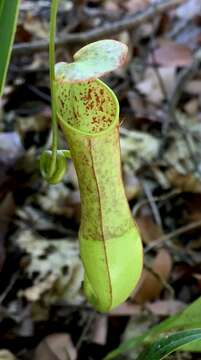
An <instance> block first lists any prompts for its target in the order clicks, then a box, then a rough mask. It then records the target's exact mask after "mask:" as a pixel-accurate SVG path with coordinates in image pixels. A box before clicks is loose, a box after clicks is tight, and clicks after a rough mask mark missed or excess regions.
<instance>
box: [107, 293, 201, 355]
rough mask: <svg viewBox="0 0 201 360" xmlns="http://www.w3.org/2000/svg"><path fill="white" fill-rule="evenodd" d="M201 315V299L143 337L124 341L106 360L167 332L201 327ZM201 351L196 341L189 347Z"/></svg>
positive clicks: (190, 349) (198, 342)
mask: <svg viewBox="0 0 201 360" xmlns="http://www.w3.org/2000/svg"><path fill="white" fill-rule="evenodd" d="M200 313H201V297H199V298H198V299H197V300H195V301H194V302H193V303H192V304H190V305H189V306H187V307H186V309H185V310H183V311H182V312H181V313H179V314H176V315H174V316H171V317H169V318H168V319H166V320H165V321H163V322H161V323H160V324H158V325H156V326H154V327H153V328H151V329H150V330H149V331H146V332H145V333H144V334H142V336H139V337H137V338H133V339H129V340H126V341H124V342H123V343H122V344H121V345H120V346H119V347H118V348H117V349H115V350H113V351H111V352H110V353H109V354H108V355H107V356H106V358H105V359H104V360H110V359H115V358H116V357H117V356H118V355H121V354H123V353H125V352H127V351H129V350H131V349H134V348H136V347H138V346H140V345H142V344H143V343H144V342H145V341H146V343H147V342H149V343H151V342H152V341H154V339H155V338H156V336H158V335H159V334H161V333H165V332H167V331H174V330H179V329H180V330H181V329H193V328H197V327H200V326H201V317H200V316H198V314H200ZM199 348H200V349H201V346H200V341H195V342H194V343H192V344H191V345H188V350H189V351H199V350H198V349H199ZM182 350H183V349H182ZM185 350H186V348H185Z"/></svg>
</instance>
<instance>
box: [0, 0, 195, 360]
mask: <svg viewBox="0 0 201 360" xmlns="http://www.w3.org/2000/svg"><path fill="white" fill-rule="evenodd" d="M49 10H50V0H43V1H42V0H35V1H34V0H22V1H21V7H20V16H19V21H18V27H17V34H16V39H15V45H14V49H13V54H12V61H11V64H10V68H9V74H8V80H7V85H6V88H5V92H4V96H3V98H2V99H1V103H0V119H1V121H0V168H1V176H0V268H1V273H0V349H2V350H0V359H2V360H3V359H4V360H6V359H7V360H16V359H21V360H30V359H34V360H41V359H42V360H75V359H78V360H79V359H82V360H87V359H89V360H90V359H91V360H93V359H94V360H99V359H102V358H103V357H104V356H105V355H106V354H107V353H108V352H109V351H111V350H112V349H114V348H115V347H117V346H118V345H119V344H120V343H121V342H122V341H125V340H127V339H130V338H132V337H134V336H137V335H140V334H141V333H142V332H144V331H145V330H146V329H148V328H150V327H151V326H153V325H154V324H156V323H159V322H160V321H162V320H163V319H165V318H167V317H168V316H170V315H173V314H175V313H177V312H178V311H180V310H182V309H184V308H185V306H186V305H187V304H190V303H191V302H192V301H194V300H195V299H196V298H198V297H199V296H200V295H201V72H200V69H201V50H200V45H201V1H200V0H183V1H182V0H164V1H162V0H161V1H156V0H124V1H121V0H116V1H112V0H105V1H101V0H89V1H87V0H75V1H74V2H73V1H72V0H61V1H60V8H59V14H58V38H57V40H58V41H57V61H67V62H70V61H72V56H73V54H74V53H75V52H76V51H77V50H78V49H79V48H80V47H82V46H83V45H84V44H86V43H90V42H92V41H95V40H99V39H105V38H113V39H116V40H119V41H122V42H124V43H126V44H127V45H128V48H129V58H128V63H127V65H126V66H125V67H124V68H122V69H120V70H118V71H116V72H114V73H112V75H109V76H107V77H105V78H104V81H106V83H107V84H108V85H109V86H110V87H111V88H112V89H113V90H114V92H115V93H116V95H117V97H118V99H119V102H120V108H121V113H120V122H121V128H120V136H121V152H122V170H123V180H124V184H125V190H126V195H127V198H128V201H129V205H130V208H131V211H132V214H133V216H134V218H135V220H136V222H137V224H138V226H139V229H140V232H141V235H142V239H143V244H144V253H145V255H144V271H143V276H142V279H141V282H140V285H139V286H138V288H137V290H136V291H135V292H134V294H132V296H131V297H130V298H129V300H128V301H127V302H126V303H124V304H123V305H122V306H120V307H119V308H117V309H116V310H114V311H112V312H110V313H108V314H102V315H101V314H98V313H96V312H95V311H94V310H93V309H92V308H91V306H90V305H89V304H88V303H87V302H86V300H85V298H84V296H83V293H82V280H83V268H82V264H81V261H80V257H79V246H78V238H77V234H78V229H79V223H80V196H79V188H78V183H77V179H76V175H75V170H74V167H73V164H72V162H71V161H70V160H69V164H68V171H67V173H66V175H65V178H64V181H63V182H62V183H60V184H58V185H54V186H51V185H48V184H47V183H46V182H45V181H44V180H43V179H42V178H41V175H40V171H39V166H38V163H39V156H40V154H41V152H42V151H43V150H44V149H45V148H48V147H49V146H50V119H51V109H50V91H49V72H48V52H47V49H48V32H49ZM59 147H60V148H64V147H65V143H64V140H63V138H62V134H61V136H60V144H59ZM198 316H199V315H198ZM200 316H201V315H200ZM200 322H201V319H200ZM200 327H201V326H200ZM171 356H172V357H170V358H171V359H178V360H179V359H180V360H185V359H186V360H187V359H188V360H191V359H201V355H199V354H192V353H188V352H178V353H176V354H175V355H171ZM119 358H121V359H135V358H136V353H135V351H132V350H131V351H130V352H129V353H126V354H125V355H122V356H121V357H119Z"/></svg>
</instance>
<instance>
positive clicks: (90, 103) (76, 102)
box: [55, 79, 119, 136]
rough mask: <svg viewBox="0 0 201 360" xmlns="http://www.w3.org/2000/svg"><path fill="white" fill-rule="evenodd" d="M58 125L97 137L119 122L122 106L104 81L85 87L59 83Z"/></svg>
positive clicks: (97, 81)
mask: <svg viewBox="0 0 201 360" xmlns="http://www.w3.org/2000/svg"><path fill="white" fill-rule="evenodd" d="M55 87H56V98H57V115H58V118H59V121H60V122H61V123H62V124H63V125H64V126H65V127H69V128H70V129H71V130H73V131H75V132H79V133H81V134H84V135H90V136H98V135H102V134H103V133H105V132H108V131H109V130H110V129H111V128H113V127H115V126H117V125H118V122H119V103H118V100H117V98H116V96H115V94H114V93H113V91H112V90H111V89H110V88H109V87H108V86H107V85H105V84H104V83H103V82H102V81H101V80H99V79H97V80H93V81H88V82H85V83H76V84H72V83H67V82H61V81H59V82H56V83H55Z"/></svg>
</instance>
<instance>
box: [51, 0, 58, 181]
mask: <svg viewBox="0 0 201 360" xmlns="http://www.w3.org/2000/svg"><path fill="white" fill-rule="evenodd" d="M58 3H59V0H52V4H51V14H50V35H49V68H50V90H51V103H52V105H51V106H52V161H51V165H50V174H49V175H50V176H52V175H53V173H54V171H55V168H56V157H57V143H58V129H57V114H56V101H55V86H54V80H55V74H54V65H55V36H56V17H57V10H58Z"/></svg>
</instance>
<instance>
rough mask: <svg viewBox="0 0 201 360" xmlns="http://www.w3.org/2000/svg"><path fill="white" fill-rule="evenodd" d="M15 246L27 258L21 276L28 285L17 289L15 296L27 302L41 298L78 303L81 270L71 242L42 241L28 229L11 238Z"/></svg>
mask: <svg viewBox="0 0 201 360" xmlns="http://www.w3.org/2000/svg"><path fill="white" fill-rule="evenodd" d="M14 240H15V243H16V244H17V245H18V246H19V248H20V249H21V251H23V252H24V253H26V254H27V255H28V256H29V263H28V265H27V267H26V269H25V270H24V271H25V274H26V275H27V277H28V278H30V279H32V281H33V284H32V286H30V287H28V288H26V289H23V290H20V291H19V296H23V297H25V298H26V299H27V300H29V301H31V302H36V301H39V300H41V299H43V300H44V301H45V302H46V303H47V304H53V303H55V302H57V301H61V300H63V301H66V302H67V303H73V304H79V303H81V302H82V301H83V298H82V295H81V284H82V280H83V269H82V265H81V261H80V259H79V250H78V243H77V241H76V240H75V239H57V240H47V239H44V238H42V237H40V236H38V235H37V234H35V233H34V232H32V231H31V230H26V231H20V232H19V233H17V234H15V235H14Z"/></svg>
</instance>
